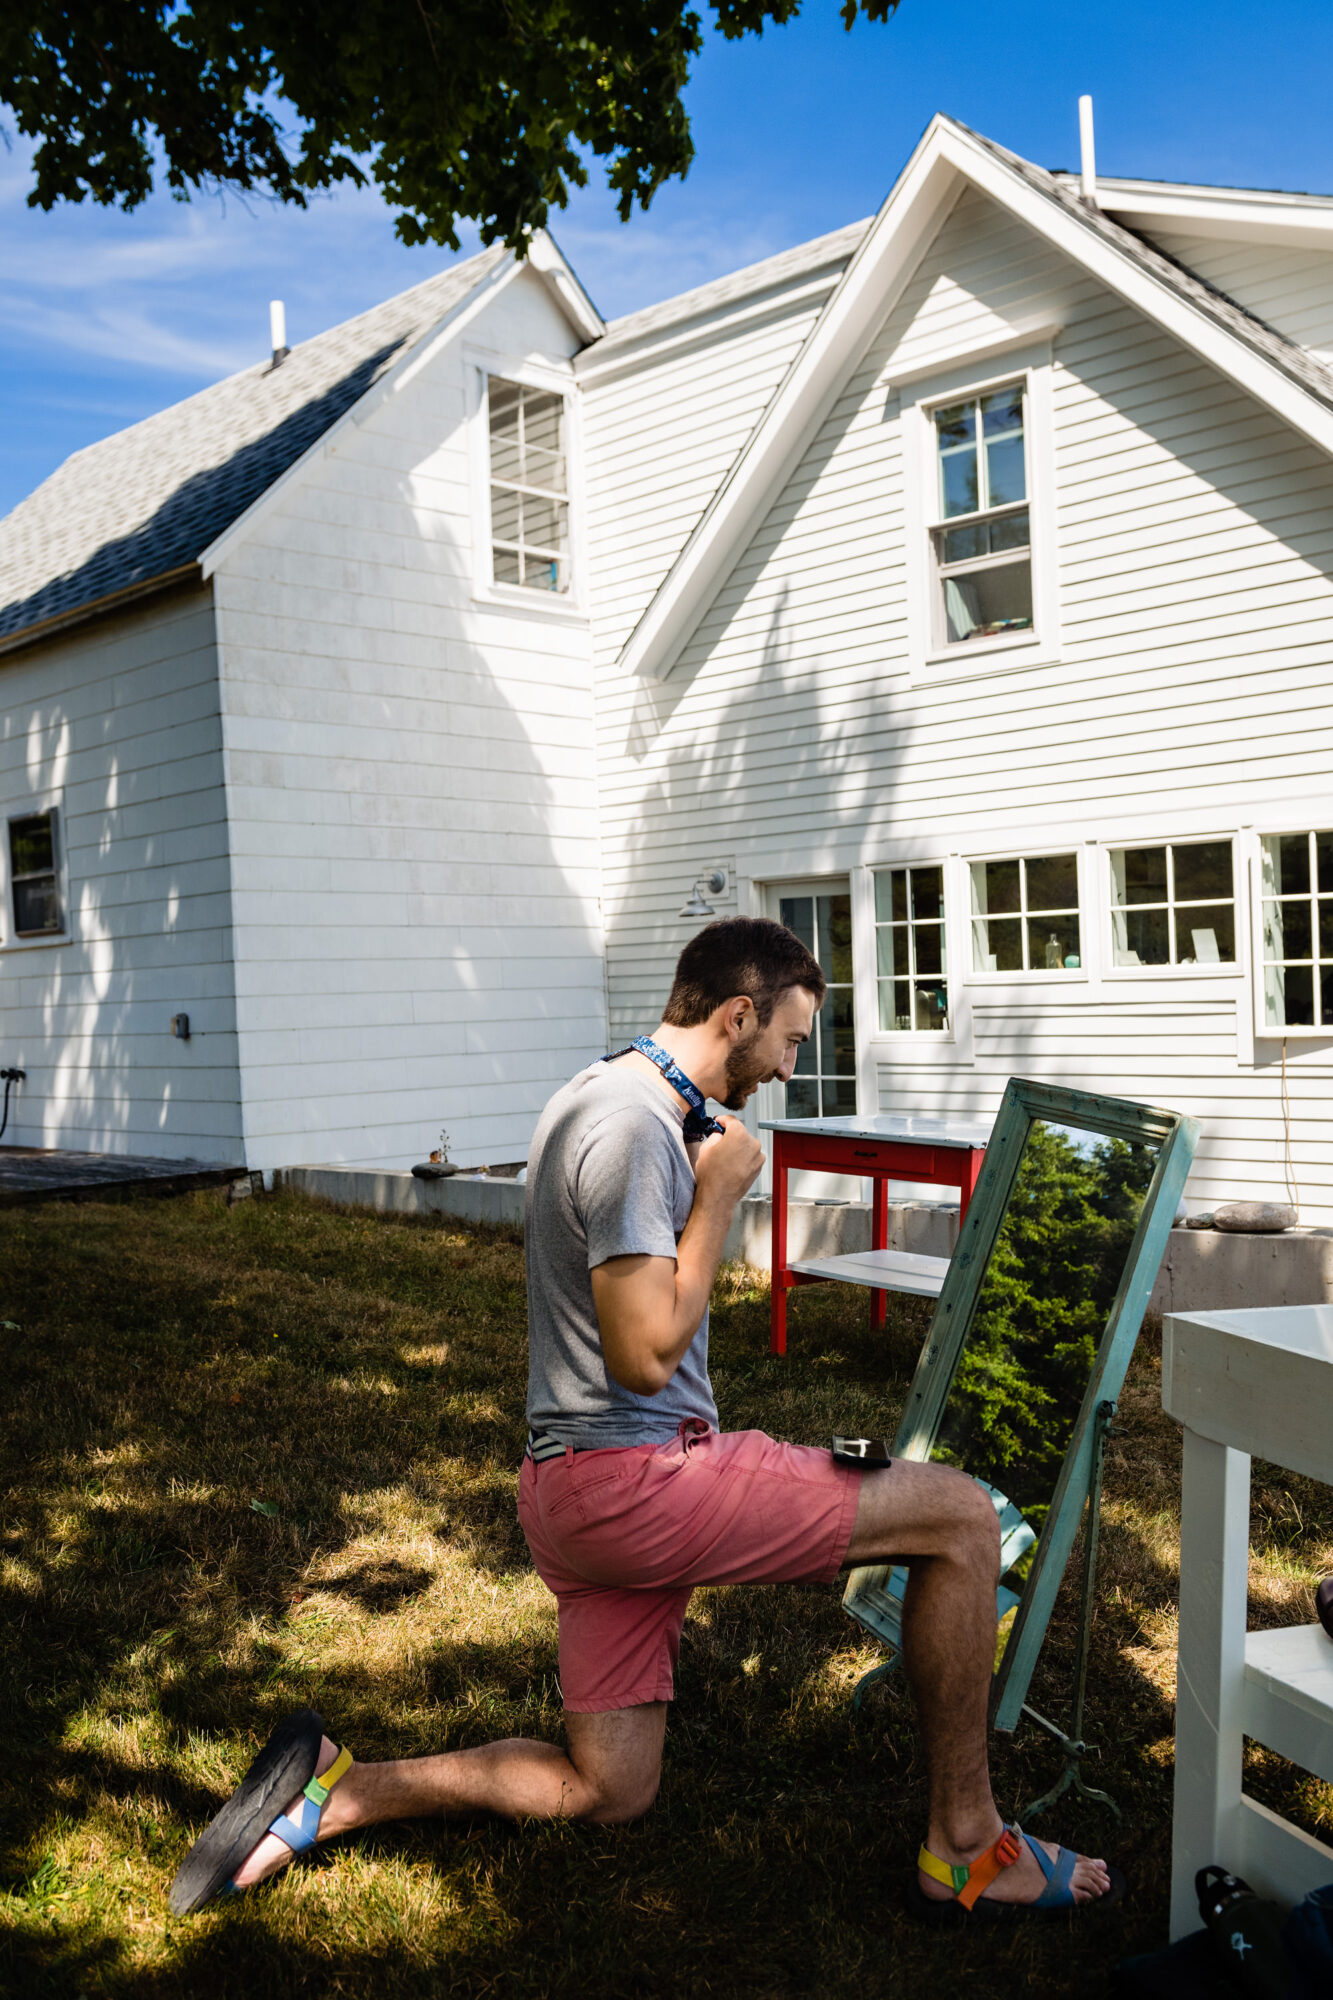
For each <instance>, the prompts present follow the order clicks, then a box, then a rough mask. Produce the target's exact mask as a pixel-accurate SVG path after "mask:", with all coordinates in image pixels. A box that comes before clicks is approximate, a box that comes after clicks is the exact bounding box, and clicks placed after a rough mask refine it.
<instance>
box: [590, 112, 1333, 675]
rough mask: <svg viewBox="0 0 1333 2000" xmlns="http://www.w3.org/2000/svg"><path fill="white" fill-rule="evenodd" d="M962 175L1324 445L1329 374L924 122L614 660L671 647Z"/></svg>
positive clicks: (706, 599) (1159, 259)
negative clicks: (923, 128) (818, 311)
mask: <svg viewBox="0 0 1333 2000" xmlns="http://www.w3.org/2000/svg"><path fill="white" fill-rule="evenodd" d="M969 183H970V184H971V185H973V186H975V187H977V188H978V189H979V190H980V191H981V192H983V193H984V194H986V195H988V196H990V197H991V198H992V199H993V200H995V201H996V202H997V203H999V205H1000V206H1001V207H1003V208H1004V209H1006V210H1007V211H1008V212H1009V213H1011V214H1012V215H1014V216H1015V217H1016V218H1017V219H1019V220H1020V221H1022V222H1024V223H1025V224H1027V225H1028V226H1029V227H1030V228H1032V229H1033V230H1034V231H1035V232H1036V233H1037V234H1038V235H1039V236H1041V237H1044V238H1045V239H1046V240H1047V241H1048V242H1050V243H1051V244H1053V245H1054V246H1055V247H1056V248H1057V249H1058V250H1060V251H1062V252H1064V253H1065V254H1066V255H1067V256H1069V257H1070V258H1071V259H1072V260H1073V261H1074V262H1075V263H1076V264H1079V265H1082V266H1083V267H1084V268H1086V269H1087V270H1089V271H1090V272H1091V273H1092V274H1093V275H1094V276H1095V277H1097V278H1098V279H1099V280H1100V281H1101V282H1103V283H1104V284H1106V285H1107V286H1108V288H1109V289H1111V290H1112V291H1115V292H1117V293H1119V294H1120V295H1121V296H1122V297H1124V298H1126V299H1128V300H1129V301H1130V303H1132V304H1133V305H1135V306H1136V307H1138V308H1139V309H1140V310H1141V311H1143V312H1144V313H1145V314H1146V315H1147V316H1148V317H1149V318H1150V319H1153V320H1154V321H1156V322H1157V323H1158V324H1159V325H1160V326H1162V327H1163V328H1165V330H1166V331H1168V332H1169V333H1171V334H1173V335H1174V336H1175V337H1176V338H1177V339H1179V340H1180V341H1181V342H1182V343H1183V344H1184V345H1185V346H1187V347H1190V348H1192V349H1193V350H1194V351H1195V352H1196V353H1198V354H1200V355H1201V356H1202V357H1203V358H1204V359H1205V360H1207V361H1209V362H1210V363H1211V364H1212V365H1213V366H1215V367H1216V368H1218V370H1219V371H1220V372H1221V373H1222V374H1224V375H1227V376H1229V377H1230V378H1231V379H1232V380H1234V381H1236V382H1238V383H1239V384H1240V385H1241V386H1242V387H1244V388H1246V389H1247V390H1248V391H1249V392H1250V393H1252V394H1253V395H1255V396H1256V397H1257V398H1258V399H1259V400H1260V401H1261V402H1263V403H1265V404H1266V405H1267V406H1268V407H1269V408H1270V409H1272V410H1273V411H1274V412H1275V413H1276V414H1277V415H1278V416H1280V417H1281V418H1282V419H1283V420H1284V421H1286V422H1288V423H1290V424H1291V425H1292V426H1293V428H1295V429H1296V430H1298V431H1299V432H1301V433H1302V434H1303V435H1305V436H1307V437H1309V438H1310V439H1311V440H1312V441H1313V442H1314V443H1316V444H1317V445H1319V446H1320V448H1321V449H1323V450H1324V451H1326V452H1329V453H1330V454H1333V371H1330V370H1329V369H1328V368H1326V367H1325V366H1324V365H1323V364H1322V363H1321V362H1320V361H1319V360H1318V359H1317V358H1316V357H1315V356H1313V355H1311V354H1309V353H1307V352H1306V350H1305V349H1303V348H1302V347H1300V346H1298V345H1297V344H1296V342H1294V341H1292V340H1290V339H1289V338H1288V337H1287V336H1286V335H1284V334H1282V333H1279V332H1278V331H1277V330H1276V329H1275V328H1273V327H1270V326H1267V325H1266V324H1265V323H1264V322H1263V321H1262V320H1259V319H1257V318H1256V317H1255V316H1254V315H1252V314H1250V313H1248V312H1246V311H1245V310H1244V308H1243V307H1241V306H1239V305H1237V304H1236V302H1235V301H1234V300H1232V299H1229V298H1227V297H1226V296H1225V294H1223V293H1221V292H1218V291H1216V290H1214V289H1213V288H1212V287H1211V286H1209V285H1208V284H1206V283H1205V282H1204V281H1203V280H1202V279H1200V278H1198V277H1197V276H1195V275H1194V274H1193V273H1192V272H1190V271H1187V270H1186V269H1185V268H1184V267H1183V266H1181V265H1179V264H1176V263H1174V262H1173V261H1172V259H1171V258H1170V257H1168V256H1166V255H1165V254H1164V253H1163V252H1162V251H1161V250H1159V249H1157V248H1155V247H1154V246H1152V245H1150V244H1147V243H1145V242H1144V241H1142V239H1140V238H1139V237H1137V236H1135V235H1134V234H1132V233H1131V232H1130V231H1129V230H1127V229H1125V228H1122V227H1121V225H1120V224H1119V223H1117V222H1115V221H1113V220H1112V219H1111V218H1110V217H1109V216H1107V215H1105V214H1103V213H1101V212H1100V211H1099V210H1097V209H1094V208H1090V207H1089V206H1087V205H1086V204H1085V203H1084V202H1083V201H1082V200H1081V199H1080V198H1079V196H1078V194H1077V192H1076V190H1075V188H1074V187H1073V186H1071V185H1070V184H1068V182H1067V179H1066V177H1064V176H1058V175H1054V174H1050V173H1047V172H1045V171H1044V170H1043V169H1042V168H1039V167H1034V166H1032V165H1031V164H1030V163H1029V162H1027V161H1025V160H1021V159H1019V158H1018V157H1017V156H1016V155H1015V154H1012V153H1009V152H1007V151H1006V150H1005V149H1004V148H1003V147H1001V146H997V145H995V144H994V143H993V142H992V141H990V140H987V139H983V138H981V137H980V136H979V135H978V134H976V133H974V132H971V131H970V130H969V129H968V128H967V127H966V126H963V125H960V124H957V123H956V122H955V121H953V120H951V119H948V118H945V117H943V116H940V117H937V118H936V119H934V120H933V121H932V123H931V125H930V126H929V128H928V129H927V131H926V133H925V135H924V136H923V138H922V140H921V142H920V144H919V145H918V146H917V148H916V151H915V152H914V153H913V155H912V157H911V159H910V160H909V161H908V163H907V166H906V167H905V168H904V170H903V172H902V174H901V175H900V177H899V179H898V180H897V182H896V183H895V185H894V187H893V188H892V190H891V191H890V193H889V196H888V198H887V200H886V201H885V203H884V205H883V207H882V208H881V209H880V211H879V213H878V215H877V216H876V217H875V219H874V221H873V223H872V224H871V226H870V228H869V230H868V231H867V232H866V234H865V236H864V238H863V239H862V241H861V243H860V245H859V247H858V248H857V250H856V252H855V254H854V255H853V256H852V258H851V259H850V261H849V263H848V265H847V268H846V270H845V271H844V273H843V275H842V277H841V279H840V281H839V282H838V284H837V286H836V287H835V288H834V290H833V292H832V294H831V295H830V297H829V299H828V302H827V304H826V305H825V307H824V309H823V312H822V313H821V315H820V317H819V319H818V321H817V322H816V324H815V326H814V328H813V329H812V331H811V333H810V334H809V336H808V338H807V340H806V342H805V344H804V346H803V347H802V349H801V352H800V353H799V354H798V356H797V357H796V360H795V361H794V362H793V364H792V366H791V368H790V370H789V371H788V373H787V375H786V377H785V378H784V380H783V381H782V383H781V384H780V385H779V387H778V389H777V391H776V393H775V395H774V396H773V399H772V401H771V402H770V404H769V406H768V408H767V410H766V411H765V413H764V416H763V418H762V419H761V421H760V422H759V424H758V425H757V426H756V428H755V430H754V432H753V434H752V435H751V437H750V439H749V441H748V442H747V444H746V445H745V447H744V449H743V450H742V451H741V453H740V454H739V456H738V457H737V459H736V461H735V463H734V465H733V466H732V468H731V470H730V472H729V473H728V475H727V477H726V479H725V480H724V481H723V482H722V484H721V485H720V486H719V488H718V490H717V492H716V493H715V494H714V496H713V499H712V500H711V501H710V503H709V505H708V507H707V508H706V509H705V512H704V514H703V515H702V517H701V518H700V520H699V521H698V523H697V524H696V526H695V529H694V531H693V533H692V534H691V536H690V538H689V540H688V541H687V543H686V544H685V547H684V548H683V550H682V551H681V553H680V555H679V556H678V557H677V559H676V561H675V563H674V564H673V566H672V568H671V570H670V571H669V572H668V574H667V576H666V578H665V580H664V581H663V583H662V584H661V585H660V587H659V589H658V590H657V592H656V594H655V596H654V597H653V599H652V601H651V602H650V603H649V605H648V607H647V610H646V611H645V612H644V614H643V616H642V618H641V619H640V620H639V623H638V624H637V626H636V627H635V629H634V631H633V632H632V633H631V635H630V638H629V640H628V641H627V643H626V645H625V647H624V650H623V651H622V653H621V656H620V664H621V666H622V667H623V668H624V669H625V670H626V671H628V672H631V673H634V674H637V675H639V676H640V677H642V678H644V679H648V680H654V679H660V678H662V677H664V676H665V675H666V674H667V673H669V671H670V669H671V667H672V665H673V664H674V662H675V660H676V659H677V658H678V656H679V653H680V651H681V648H682V647H683V646H684V644H685V643H686V641H687V640H688V638H689V637H690V634H691V633H692V632H693V630H694V629H695V627H696V625H697V624H698V622H699V620H700V618H701V617H702V616H703V614H704V612H705V611H706V610H707V608H708V605H709V604H710V603H711V601H712V599H713V597H714V596H715V594H716V592H717V590H718V588H719V587H720V585H721V583H722V582H723V580H724V579H725V577H726V575H727V574H728V572H729V571H730V569H731V567H732V566H733V564H734V563H735V561H736V560H737V559H738V557H739V556H740V554H741V552H742V551H743V549H744V547H745V545H746V543H747V541H748V540H749V537H750V535H751V534H752V533H753V531H754V528H755V526H756V525H757V523H758V521H759V520H760V519H761V518H762V516H763V514H764V512H765V511H766V510H767V508H768V506H769V505H770V504H771V503H772V501H773V500H774V499H775V498H776V496H777V494H778V492H779V491H780V489H781V486H782V484H783V482H784V481H785V480H786V479H787V478H788V477H789V476H790V474H791V472H792V471H793V470H794V468H795V466H796V464H797V463H798V462H799V460H800V457H801V455H802V453H803V452H804V450H805V449H806V447H807V445H808V444H809V442H810V441H811V439H812V438H813V437H814V435H815V434H816V432H817V431H818V429H819V426H820V424H821V423H822V422H823V421H824V419H825V417H826V416H827V414H828V411H829V410H830V409H831V407H832V405H833V403H834V401H835V400H836V398H837V396H838V394H839V393H840V392H841V389H842V387H843V385H844V384H845V382H846V381H847V379H848V377H849V376H850V375H851V373H852V371H853V369H854V368H855V367H856V365H857V363H858V362H859V360H860V358H861V357H862V355H863V354H864V353H865V351H866V349H867V347H868V346H869V344H870V341H871V340H872V339H873V337H874V334H875V331H876V329H877V328H878V327H879V326H880V325H881V324H882V323H883V321H884V318H885V316H886V315H887V314H888V313H889V312H890V311H891V310H892V308H893V306H894V305H895V304H896V302H897V300H898V298H899V297H900V295H901V293H902V291H903V289H904V288H905V286H906V284H907V282H908V280H909V279H910V277H911V275H912V272H913V271H914V269H915V268H916V265H917V263H918V262H919V260H920V257H921V255H922V253H923V251H924V249H925V247H926V245H927V244H928V242H929V241H930V240H931V238H932V237H933V236H934V234H935V232H936V230H937V229H938V228H939V226H940V224H941V222H942V221H943V219H944V216H945V215H946V214H947V213H948V212H949V210H950V208H951V207H952V205H953V202H954V201H955V200H956V198H957V195H958V193H959V192H960V191H961V189H962V188H963V187H964V186H965V185H967V184H969Z"/></svg>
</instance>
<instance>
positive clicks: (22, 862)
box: [9, 812, 65, 937]
mask: <svg viewBox="0 0 1333 2000" xmlns="http://www.w3.org/2000/svg"><path fill="white" fill-rule="evenodd" d="M9 895H10V901H11V903H12V905H13V912H14V930H15V933H16V935H17V936H19V937H50V936H52V935H56V936H58V935H59V933H60V932H61V931H63V929H64V927H65V921H64V913H63V912H62V910H61V907H60V876H59V868H58V865H57V856H56V816H55V813H54V812H40V813H27V814H25V815H24V817H23V818H22V819H11V820H10V822H9Z"/></svg>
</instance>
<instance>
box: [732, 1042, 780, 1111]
mask: <svg viewBox="0 0 1333 2000" xmlns="http://www.w3.org/2000/svg"><path fill="white" fill-rule="evenodd" d="M768 1073H769V1065H768V1064H767V1063H766V1062H764V1061H763V1060H762V1059H760V1058H758V1057H756V1055H755V1053H754V1049H753V1047H752V1046H747V1047H745V1048H736V1049H733V1050H732V1051H731V1053H730V1055H729V1056H728V1057H727V1070H726V1084H727V1094H726V1096H725V1097H724V1098H723V1100H722V1108H723V1110H724V1111H744V1109H745V1103H746V1099H747V1098H748V1097H749V1096H750V1094H751V1092H752V1091H753V1090H754V1089H755V1087H756V1085H757V1084H761V1083H762V1082H763V1081H764V1079H765V1078H766V1077H767V1075H768Z"/></svg>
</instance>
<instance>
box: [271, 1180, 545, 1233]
mask: <svg viewBox="0 0 1333 2000" xmlns="http://www.w3.org/2000/svg"><path fill="white" fill-rule="evenodd" d="M273 1182H274V1186H275V1187H289V1188H295V1189H296V1190H297V1192H298V1193H300V1194H314V1195H318V1196H320V1198H321V1199H322V1200H324V1201H337V1202H342V1203H345V1205H346V1206H347V1207H348V1208H377V1209H380V1210H381V1211H382V1212H383V1213H384V1214H386V1215H447V1216H449V1217H450V1218H451V1219H452V1220H453V1221H455V1222H464V1223H469V1222H470V1223H478V1222H482V1223H489V1224H491V1225H496V1224H504V1225H505V1226H507V1227H509V1228H511V1229H521V1228H522V1227H523V1198H524V1194H525V1189H524V1187H523V1184H522V1182H520V1181H511V1180H493V1179H492V1178H491V1176H490V1175H489V1174H451V1175H450V1177H449V1178H448V1180H443V1181H419V1180H415V1179H414V1178H413V1177H412V1175H411V1174H410V1173H407V1172H391V1171H388V1170H381V1169H378V1168H361V1167H280V1168H279V1169H278V1171H277V1172H276V1173H275V1174H274V1176H273Z"/></svg>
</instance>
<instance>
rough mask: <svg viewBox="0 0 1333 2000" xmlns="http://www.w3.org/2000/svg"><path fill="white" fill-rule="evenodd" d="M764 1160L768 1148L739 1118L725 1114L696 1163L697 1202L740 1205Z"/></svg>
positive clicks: (695, 1194) (695, 1197) (703, 1146)
mask: <svg viewBox="0 0 1333 2000" xmlns="http://www.w3.org/2000/svg"><path fill="white" fill-rule="evenodd" d="M763 1164H764V1149H763V1147H762V1146H761V1145H760V1143H759V1141H758V1140H757V1139H756V1138H755V1136H754V1134H753V1133H752V1132H748V1131H747V1130H746V1128H745V1126H744V1125H742V1123H741V1121H740V1119H739V1118H724V1119H723V1120H722V1130H721V1131H720V1132H710V1133H709V1135H708V1137H707V1138H706V1139H705V1140H704V1141H703V1143H702V1144H701V1145H700V1147H699V1154H698V1158H697V1159H696V1160H695V1163H694V1203H695V1207H696V1208H698V1206H699V1204H700V1203H701V1202H702V1203H703V1204H704V1205H705V1206H707V1207H713V1206H714V1205H722V1204H725V1205H726V1207H727V1208H728V1209H732V1208H734V1207H735V1206H736V1203H737V1202H738V1201H739V1200H740V1198H741V1196H742V1195H743V1194H744V1193H745V1192H746V1190H747V1189H748V1188H751V1187H753V1186H754V1183H755V1182H756V1181H757V1180H758V1178H759V1172H760V1169H761V1167H762V1166H763Z"/></svg>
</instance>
